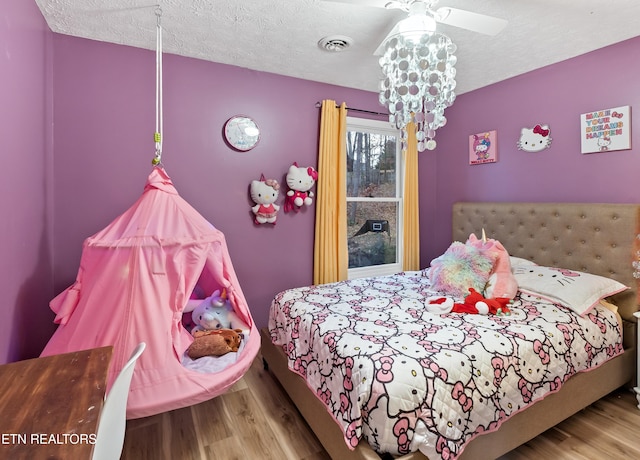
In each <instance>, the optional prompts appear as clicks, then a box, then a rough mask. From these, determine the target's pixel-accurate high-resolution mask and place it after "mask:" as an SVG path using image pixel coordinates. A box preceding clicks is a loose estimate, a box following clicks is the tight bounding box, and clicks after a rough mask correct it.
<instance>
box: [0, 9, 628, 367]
mask: <svg viewBox="0 0 640 460" xmlns="http://www.w3.org/2000/svg"><path fill="white" fill-rule="evenodd" d="M0 14H2V15H3V21H2V23H1V24H0V39H1V40H2V42H3V43H4V44H5V45H4V46H5V52H4V53H3V55H2V56H1V57H0V59H2V60H3V61H4V62H3V72H2V73H0V96H1V97H2V100H1V102H2V107H4V108H5V111H4V112H3V113H2V114H0V117H1V118H0V129H1V130H2V132H1V133H0V134H1V136H0V139H2V142H3V155H2V156H0V165H1V166H2V168H3V174H4V179H3V181H2V185H0V187H2V192H3V193H1V194H0V203H2V208H1V209H2V210H3V211H4V212H5V216H7V217H6V218H5V219H2V221H1V223H0V241H2V242H3V243H0V244H1V245H2V248H1V250H2V252H1V253H2V256H3V263H2V276H0V305H1V307H0V308H2V312H3V313H4V317H3V319H5V320H4V321H2V322H0V361H11V360H14V359H18V358H24V357H30V356H35V355H36V354H37V353H38V352H39V350H40V349H41V348H42V346H43V345H44V343H45V342H46V340H48V337H49V336H50V335H51V332H52V330H53V327H52V325H51V319H52V318H53V315H52V314H51V312H50V311H49V309H48V306H47V304H48V301H49V300H50V298H51V297H52V296H53V295H54V294H55V293H57V292H59V291H61V290H62V289H64V288H65V287H66V286H68V285H69V284H70V283H72V282H73V280H74V278H75V275H76V271H77V268H78V262H79V258H80V252H81V245H82V241H83V240H84V238H85V237H87V236H89V235H91V234H93V233H95V232H96V231H98V230H99V229H101V228H102V227H104V226H105V225H106V224H107V223H108V222H110V221H111V220H112V219H113V218H114V217H116V216H117V215H118V214H119V213H121V212H122V211H124V210H125V209H126V208H127V207H128V206H129V205H130V204H131V203H132V202H133V201H134V200H135V199H136V198H137V197H138V196H139V194H140V193H141V191H142V187H143V185H144V180H145V178H146V176H147V175H148V173H149V171H150V169H151V165H150V161H151V158H152V157H153V142H152V133H153V131H154V96H153V95H154V54H153V52H151V51H146V50H139V49H134V48H130V47H124V46H118V45H112V44H106V43H101V42H94V41H89V40H84V39H78V38H72V37H66V36H62V35H57V34H52V33H51V32H49V31H48V29H47V27H46V24H45V23H44V21H43V19H42V16H41V15H40V13H39V11H38V9H37V7H36V6H35V4H33V3H32V2H24V1H22V0H5V1H4V2H3V5H2V7H0ZM639 49H640V38H638V39H633V40H629V41H627V42H623V43H621V44H618V45H615V46H612V47H609V48H606V49H604V50H600V51H596V52H593V53H590V54H588V55H585V56H581V57H578V58H575V59H572V60H569V61H566V62H563V63H560V64H557V65H554V66H550V67H547V68H544V69H540V70H538V71H535V72H531V73H529V74H526V75H523V76H520V77H517V78H514V79H511V80H508V81H506V82H502V83H499V84H495V85H492V86H490V87H487V88H484V89H481V90H478V91H474V92H472V93H468V94H464V95H462V96H460V97H459V98H458V100H457V102H456V104H455V105H454V106H453V107H452V108H450V109H448V112H447V115H448V118H449V124H448V125H447V126H446V127H445V128H443V129H441V130H440V132H439V133H438V145H439V147H438V150H437V151H436V152H429V153H423V154H421V157H420V179H421V196H420V200H421V201H420V207H421V221H422V222H421V223H422V262H423V265H426V264H427V263H428V262H429V261H430V260H431V258H433V257H434V256H436V255H438V254H439V253H440V252H442V250H444V248H446V246H447V245H448V244H449V239H450V238H449V234H450V230H451V228H450V223H449V222H450V209H451V204H452V203H453V202H454V201H458V200H479V201H481V200H505V201H506V200H514V201H518V200H527V201H533V200H540V201H556V200H559V201H585V202H587V201H611V202H632V201H633V202H635V201H638V198H639V194H640V192H637V191H636V188H635V183H636V180H635V179H636V177H635V176H636V173H635V172H636V171H637V170H638V166H639V165H638V162H640V158H638V155H637V150H638V149H639V148H640V147H639V146H638V142H637V136H638V134H637V133H638V130H637V129H635V132H634V139H633V145H634V146H636V148H634V149H633V150H630V151H625V152H608V153H601V154H595V155H588V156H583V155H581V154H580V149H579V131H578V130H579V127H578V120H579V115H580V113H584V112H586V111H590V110H593V109H599V108H607V107H615V106H618V105H631V106H634V105H638V104H636V103H637V102H638V99H639V98H640V89H639V86H638V84H637V83H636V80H637V79H636V76H637V75H638V73H639V70H640V69H639V67H640V62H638V61H637V59H634V57H635V56H636V55H637V54H638V51H639ZM53 64H55V66H53ZM54 70H55V72H54ZM336 71H339V70H338V69H336ZM485 71H490V69H485ZM53 96H55V104H53V102H52V101H53ZM322 99H335V100H337V101H343V100H345V101H346V102H347V103H348V104H349V105H350V106H352V107H359V108H364V109H369V110H375V111H377V110H379V109H380V108H379V106H378V102H377V95H376V94H375V93H372V92H365V91H357V90H352V89H347V88H340V87H335V86H330V85H324V84H319V83H314V82H309V81H304V80H298V79H294V78H288V77H281V76H277V75H272V74H266V73H261V72H255V71H249V70H245V69H240V68H236V67H231V66H225V65H220V64H214V63H209V62H204V61H199V60H195V59H189V58H182V57H178V56H172V55H167V56H166V57H165V136H164V138H165V154H164V164H165V166H166V168H167V171H168V172H169V174H170V175H171V176H172V178H173V180H174V183H175V184H176V186H177V187H178V189H179V190H180V192H181V194H182V195H183V196H184V197H185V198H186V199H187V200H188V201H190V202H191V203H192V204H193V205H194V206H195V207H196V208H197V209H198V210H199V211H200V212H201V213H202V214H203V215H204V216H205V217H207V218H208V219H209V220H210V221H211V222H212V223H213V224H214V225H216V226H217V227H218V228H220V229H221V230H223V231H224V232H225V234H226V236H227V240H228V243H229V249H230V251H231V255H232V257H233V259H234V264H235V268H236V271H237V273H238V276H239V278H240V281H241V283H242V286H243V289H244V291H245V294H246V296H247V299H248V301H249V304H250V307H251V309H252V312H253V316H254V318H255V320H256V322H257V323H258V325H260V326H264V325H265V324H266V322H267V313H268V308H269V302H270V300H271V298H272V297H273V295H274V294H275V293H276V292H278V291H280V290H281V289H285V288H288V287H292V286H298V285H304V284H309V283H310V282H311V278H312V252H313V250H312V241H313V223H314V216H313V210H308V211H307V212H303V213H300V214H297V215H287V214H283V213H281V214H280V216H279V220H278V224H277V226H276V227H275V228H261V227H258V228H256V227H255V226H254V224H253V223H252V219H251V216H250V211H249V206H250V205H251V204H252V203H251V201H250V199H249V197H248V184H249V182H250V181H251V180H252V179H255V178H258V177H259V176H260V174H261V173H264V174H265V175H266V176H271V177H275V178H277V179H279V180H281V181H282V180H283V179H284V175H285V173H286V169H287V168H288V166H289V165H290V164H291V162H293V161H297V162H298V163H300V164H304V165H316V164H317V137H318V114H319V111H318V109H316V108H315V103H316V101H319V100H322ZM6 108H10V110H7V109H6ZM238 113H241V114H247V115H251V116H253V117H254V118H255V119H256V120H257V122H258V123H259V125H260V127H261V129H262V133H263V137H262V140H261V142H260V144H259V146H258V147H257V148H256V149H254V150H253V151H251V152H248V153H237V152H234V151H232V150H230V149H229V148H228V147H227V146H226V144H225V143H224V142H223V140H222V137H221V130H222V126H223V124H224V122H225V121H226V120H227V119H228V118H229V117H230V116H232V115H234V114H238ZM53 120H55V124H54V127H53V128H51V126H52V121H53ZM536 123H548V124H550V126H551V130H552V137H553V139H554V141H553V145H552V147H551V149H549V150H547V151H544V152H540V153H536V154H528V153H524V152H521V151H518V150H517V149H516V147H515V145H516V144H515V143H516V141H517V138H518V135H519V131H520V128H522V127H525V126H532V125H534V124H536ZM492 129H496V130H498V138H499V145H500V161H499V162H498V163H496V164H492V165H482V166H473V167H472V166H469V165H468V164H467V139H468V136H469V134H473V133H477V132H481V131H485V130H492ZM6 152H8V154H7V153H6ZM53 152H55V156H54V155H53Z"/></svg>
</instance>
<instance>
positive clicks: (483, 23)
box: [435, 7, 508, 35]
mask: <svg viewBox="0 0 640 460" xmlns="http://www.w3.org/2000/svg"><path fill="white" fill-rule="evenodd" d="M435 18H436V21H438V22H441V23H443V24H447V25H450V26H455V27H460V28H462V29H467V30H471V31H472V32H478V33H481V34H486V35H497V34H498V33H500V32H501V31H502V29H504V28H505V27H506V26H507V22H508V21H506V20H505V19H499V18H494V17H493V16H487V15H485V14H479V13H472V12H471V11H465V10H459V9H457V8H449V7H442V8H438V10H437V11H436V14H435Z"/></svg>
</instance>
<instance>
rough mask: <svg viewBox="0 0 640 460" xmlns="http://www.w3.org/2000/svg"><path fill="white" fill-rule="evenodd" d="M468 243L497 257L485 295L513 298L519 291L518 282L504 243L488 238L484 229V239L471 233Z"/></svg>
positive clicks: (495, 297)
mask: <svg viewBox="0 0 640 460" xmlns="http://www.w3.org/2000/svg"><path fill="white" fill-rule="evenodd" d="M466 244H468V245H470V246H473V247H476V248H478V249H480V250H482V251H487V252H489V253H491V254H495V255H496V257H497V259H496V262H495V263H494V264H493V269H492V270H491V275H490V277H489V282H488V283H487V287H486V288H485V292H484V295H485V297H486V298H494V299H505V298H506V299H513V298H514V297H515V296H516V294H517V293H518V282H517V281H516V278H515V277H514V276H513V273H512V271H511V262H510V260H509V253H508V252H507V250H506V249H505V248H504V246H503V245H502V243H500V242H499V241H497V240H494V239H490V238H489V239H487V238H486V236H485V234H484V230H483V231H482V239H478V238H477V237H476V235H475V234H473V233H472V234H471V235H469V239H468V240H467V242H466Z"/></svg>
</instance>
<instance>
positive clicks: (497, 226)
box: [261, 203, 640, 460]
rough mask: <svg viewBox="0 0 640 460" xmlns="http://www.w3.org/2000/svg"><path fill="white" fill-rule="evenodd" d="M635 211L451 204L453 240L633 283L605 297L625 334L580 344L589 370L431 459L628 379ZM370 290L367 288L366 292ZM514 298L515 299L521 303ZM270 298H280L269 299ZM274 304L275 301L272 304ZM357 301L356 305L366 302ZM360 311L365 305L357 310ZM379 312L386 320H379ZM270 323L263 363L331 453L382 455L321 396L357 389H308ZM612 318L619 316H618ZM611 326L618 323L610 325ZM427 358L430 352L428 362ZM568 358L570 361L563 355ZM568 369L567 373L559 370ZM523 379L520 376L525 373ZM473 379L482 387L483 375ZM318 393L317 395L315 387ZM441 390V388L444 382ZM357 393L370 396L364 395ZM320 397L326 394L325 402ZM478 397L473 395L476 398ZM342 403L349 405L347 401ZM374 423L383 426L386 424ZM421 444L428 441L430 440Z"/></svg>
mask: <svg viewBox="0 0 640 460" xmlns="http://www.w3.org/2000/svg"><path fill="white" fill-rule="evenodd" d="M639 218H640V207H639V206H636V205H626V204H571V203H456V204H455V205H454V207H453V222H452V229H453V231H452V238H453V239H452V240H453V241H465V240H466V239H467V237H468V236H469V235H470V234H471V233H474V232H475V233H477V232H479V231H480V230H481V229H484V230H485V232H486V235H487V237H489V238H493V239H496V240H499V241H500V242H501V243H502V244H503V245H504V246H505V248H506V249H507V251H508V252H509V254H510V255H511V256H513V257H517V258H519V259H525V260H529V261H532V262H534V263H536V264H537V265H538V266H542V267H561V268H564V269H568V270H575V271H580V272H583V273H590V274H593V275H599V276H602V277H606V278H609V279H613V280H616V281H618V282H620V283H622V284H624V285H626V286H628V287H629V288H630V289H627V290H624V291H622V292H620V293H618V294H615V295H613V296H612V297H609V298H608V299H607V300H608V301H610V302H611V303H613V304H615V305H616V306H617V312H618V314H619V319H620V320H621V321H620V323H619V324H620V326H619V327H618V332H619V333H620V334H622V338H621V339H620V338H619V339H618V340H619V344H618V345H609V346H607V347H605V348H606V350H603V351H602V353H600V354H599V355H598V354H597V353H596V352H595V351H594V350H595V345H594V344H586V345H585V346H583V347H582V348H585V349H587V350H589V351H591V352H592V354H593V355H594V356H597V357H596V358H594V361H593V363H592V364H593V365H594V366H595V368H594V369H592V370H589V371H586V372H582V370H581V369H580V370H578V371H577V372H575V375H572V376H571V377H570V378H569V379H568V380H567V381H565V382H564V383H562V384H561V385H557V388H553V382H547V383H548V384H549V385H547V386H548V388H547V390H550V391H548V392H547V393H546V394H544V395H543V397H541V398H538V400H537V401H535V403H533V404H531V405H527V406H526V407H520V406H518V405H517V406H516V409H514V410H513V414H511V416H510V417H509V418H507V419H506V421H501V422H499V423H498V424H493V425H492V426H484V425H481V424H480V425H481V429H480V430H476V431H484V433H483V434H481V435H478V434H473V435H472V436H470V437H469V439H468V440H467V441H466V442H465V443H464V447H463V448H461V452H455V449H454V450H448V449H446V448H445V449H442V446H440V447H438V448H437V451H438V454H437V455H435V454H433V455H430V456H429V458H431V460H434V458H446V457H449V458H460V459H484V458H486V459H494V458H497V457H499V456H500V455H502V454H504V453H506V452H508V451H510V450H512V449H514V448H515V447H517V446H519V445H520V444H522V443H524V442H526V441H528V440H529V439H532V438H533V437H535V436H537V435H538V434H540V433H542V432H543V431H545V430H547V429H548V428H550V427H552V426H554V425H556V424H557V423H559V422H560V421H562V420H564V419H565V418H567V417H569V416H571V415H573V414H574V413H576V412H578V411H579V410H581V409H582V408H584V407H586V406H587V405H589V404H591V403H592V402H594V401H596V400H598V399H600V398H601V397H603V396H604V395H606V394H608V393H610V392H611V391H613V390H615V389H617V388H619V387H621V386H623V385H627V384H631V383H632V380H633V378H634V376H635V353H636V351H635V345H636V344H635V322H634V321H635V319H634V316H633V313H634V312H636V311H637V305H638V304H637V297H636V295H637V293H636V280H635V278H634V277H633V268H632V265H631V264H632V262H633V258H634V255H635V254H636V250H637V248H636V244H637V241H638V240H637V238H636V235H637V232H638V222H639ZM514 260H515V259H514ZM414 275H415V276H418V274H413V275H412V276H414ZM396 281H397V279H392V280H389V279H386V280H385V283H387V284H389V285H391V286H392V285H393V284H394V283H395V282H396ZM366 282H367V283H368V282H371V281H366ZM410 282H416V280H415V279H413V281H410ZM361 283H362V282H361ZM374 283H375V282H374ZM388 288H389V287H388V286H386V287H385V286H383V287H382V289H383V290H384V289H388ZM296 292H299V291H295V290H292V291H291V292H290V293H288V292H285V293H280V294H278V297H277V298H280V299H282V298H283V296H284V297H285V298H286V296H288V295H289V296H295V295H297V294H296ZM368 294H372V293H371V292H369V293H368ZM519 297H523V298H524V300H522V299H521V300H517V301H516V303H514V307H513V308H512V312H513V313H514V316H518V315H520V314H521V312H520V311H519V310H518V307H519V306H520V307H521V308H522V309H523V310H527V311H529V310H528V309H529V305H530V303H532V302H534V301H533V300H532V298H533V297H535V296H532V295H531V294H527V295H524V294H522V293H521V294H519ZM375 299H376V295H369V296H368V297H367V298H366V299H364V300H363V302H373V303H375ZM538 300H540V299H538ZM350 301H352V302H354V301H355V300H354V299H353V298H351V299H350ZM518 301H519V302H521V303H520V304H519V303H518ZM355 302H357V301H355ZM525 302H526V304H525ZM274 303H277V302H275V299H274ZM542 303H543V304H544V303H545V301H544V300H543V302H542ZM543 306H544V305H543ZM273 308H274V307H273V305H272V310H273ZM531 308H532V307H531ZM544 308H551V309H553V305H551V306H550V305H548V304H547V305H546V306H544ZM598 308H600V307H598ZM596 310H597V309H596V308H594V309H592V310H591V311H590V313H589V314H588V315H587V316H590V317H592V318H594V319H593V322H594V323H595V324H602V323H604V322H610V323H612V324H613V323H614V321H613V320H611V316H607V315H609V313H606V311H605V310H607V309H604V310H602V311H603V313H602V315H604V316H599V315H600V314H601V313H599V311H600V310H598V312H596ZM358 311H359V312H362V311H363V310H358ZM364 311H366V309H365V310H364ZM360 314H361V315H362V313H360ZM272 315H273V312H272ZM472 316H474V317H475V318H474V319H473V320H472V321H485V319H486V318H487V317H485V319H478V318H479V316H480V315H472ZM444 317H445V319H447V321H450V320H451V319H450V317H448V316H447V315H445V316H444ZM494 319H496V320H497V321H512V320H513V318H505V317H503V318H494ZM385 321H386V319H385ZM385 321H382V324H383V325H384V324H385ZM572 321H573V320H572ZM273 323H274V321H273V320H272V319H270V327H271V328H272V330H271V331H270V330H268V329H263V330H262V331H261V334H262V338H263V340H262V355H263V358H264V360H265V362H266V364H267V365H268V368H269V370H270V371H271V372H272V373H273V374H274V375H275V376H276V378H277V379H278V380H279V381H280V383H281V384H282V386H283V387H284V389H285V390H286V391H287V393H288V394H289V396H290V397H291V399H292V400H293V402H294V403H295V405H296V406H297V407H298V409H299V410H300V412H301V413H302V415H303V416H304V417H305V419H306V421H307V423H308V424H309V426H310V427H311V428H312V430H313V431H314V433H315V434H316V435H317V437H318V439H319V440H320V441H321V442H322V444H323V446H324V447H325V449H326V450H327V452H328V453H329V455H330V456H331V457H332V458H336V459H358V458H359V459H378V458H380V457H381V456H380V455H379V454H377V453H376V451H375V450H374V449H373V448H372V447H371V446H370V445H369V444H368V443H367V442H364V441H363V442H359V443H357V444H356V441H355V439H357V437H358V436H360V435H361V434H362V432H363V429H362V428H360V427H358V429H356V428H355V427H354V428H353V430H352V436H349V435H348V433H347V434H345V430H344V429H343V428H341V426H340V425H339V424H338V423H337V422H336V420H335V419H336V418H339V417H337V416H336V415H330V413H329V411H328V409H327V405H329V406H333V407H335V406H336V405H342V406H343V407H342V408H341V409H342V413H345V412H349V411H351V412H353V411H354V409H353V406H355V405H356V402H355V401H353V400H352V399H353V398H352V397H342V398H341V399H340V400H339V401H332V399H331V396H326V395H324V394H323V392H322V391H317V392H314V391H312V390H311V389H310V385H309V384H308V383H307V382H305V380H303V379H302V377H300V376H299V375H298V373H300V372H298V373H296V372H292V371H291V370H290V367H291V368H293V369H294V370H296V369H295V367H296V362H295V361H293V362H292V363H291V365H289V363H288V358H287V355H286V354H285V353H284V351H283V348H282V346H280V345H275V344H274V343H273V342H272V338H275V337H276V335H277V334H276V331H275V329H276V328H274V327H273ZM615 323H616V324H618V323H617V320H616V321H615ZM454 326H456V327H459V324H457V323H456V324H455V325H454ZM485 326H486V325H485ZM465 327H467V326H463V328H465ZM483 327H484V326H483ZM612 327H614V328H615V325H613V326H612ZM302 329H305V327H301V328H300V330H302ZM306 329H309V327H308V326H307V327H306ZM451 330H453V329H451ZM476 335H477V334H476ZM324 340H325V342H327V343H328V344H329V345H330V346H331V345H333V348H335V344H331V343H330V341H331V337H328V338H327V337H325V339H324ZM597 340H600V339H597ZM276 341H277V340H276ZM374 342H375V340H374ZM616 347H617V348H616ZM523 348H524V347H523ZM550 350H551V348H549V347H547V348H546V351H547V352H549V351H550ZM612 350H613V351H612ZM548 354H552V353H544V352H543V353H541V354H540V356H543V355H544V357H545V359H546V355H548ZM612 356H613V357H612ZM348 362H349V363H350V365H351V369H352V371H354V370H355V368H354V366H353V364H354V363H353V362H351V361H348ZM430 362H431V361H429V360H427V365H429V363H430ZM377 366H378V367H377V369H378V371H380V370H381V369H382V367H383V366H382V365H380V364H379V363H378V364H377ZM564 366H565V370H566V365H564ZM570 366H572V365H570ZM320 367H322V366H320ZM438 369H439V368H437V367H435V368H432V369H431V371H430V372H431V374H434V373H437V372H438ZM298 371H299V369H298ZM306 371H307V370H306V369H305V372H306ZM317 372H320V373H322V372H323V370H322V369H321V368H320V369H319V370H317ZM427 374H429V372H427ZM565 374H567V375H568V374H571V373H567V372H565ZM361 377H362V374H358V379H360V378H361ZM352 378H353V379H354V380H355V374H354V375H351V374H350V373H349V375H347V376H342V379H343V380H345V382H346V381H347V380H348V384H349V385H351V383H352V382H351V379H352ZM502 378H505V374H502ZM326 380H327V379H326V378H325V381H326ZM443 380H446V379H443ZM341 383H342V382H341ZM450 383H451V384H452V387H451V391H449V393H452V394H453V393H455V391H456V388H455V385H454V384H453V383H454V382H450ZM485 384H486V385H490V384H491V379H487V381H486V382H485ZM474 385H476V384H474ZM524 385H525V386H526V382H525V384H524ZM476 386H478V387H479V385H476ZM532 388H533V392H534V393H535V392H536V391H538V390H539V389H540V388H538V387H532ZM541 391H542V390H541ZM316 393H317V394H318V395H319V396H316ZM436 393H437V392H436ZM440 393H441V394H442V392H440ZM457 394H458V396H459V397H460V398H459V403H460V406H461V408H462V409H461V410H462V411H463V412H464V413H463V415H464V417H462V416H461V417H458V419H464V420H463V422H464V423H463V424H466V425H469V424H470V423H469V421H470V420H471V418H470V417H468V416H467V415H465V414H468V412H466V411H467V409H468V408H465V403H466V404H470V403H469V402H468V401H467V400H466V399H465V398H466V397H467V396H470V395H468V394H465V389H464V388H463V389H462V390H460V389H458V390H457ZM360 396H362V395H360ZM362 397H364V398H365V399H366V395H365V396H362ZM420 398H422V399H420V400H421V401H422V404H423V403H424V400H426V399H428V397H427V398H426V399H425V396H424V395H421V396H420ZM392 399H393V398H391V397H390V398H389V400H392ZM531 399H536V398H531ZM323 400H324V401H325V402H322V401H323ZM403 401H404V400H400V401H396V402H395V403H394V405H393V406H394V407H395V409H394V411H396V412H397V413H399V414H400V415H403V414H405V413H409V412H411V411H412V410H413V408H412V407H409V406H406V405H404V404H405V403H404V402H403ZM325 403H326V404H327V405H325ZM474 404H475V405H478V403H474ZM389 407H391V406H389ZM345 408H347V409H348V410H345ZM371 409H372V408H371V407H369V408H368V409H367V410H368V411H371ZM402 418H406V417H398V418H396V420H395V424H394V425H391V426H389V427H388V428H386V429H389V430H394V429H395V430H398V426H400V425H401V424H399V423H397V422H398V420H399V419H402ZM449 418H451V417H449ZM466 425H465V426H466ZM347 428H348V427H347ZM453 428H455V427H453ZM366 430H370V429H369V428H367V429H364V431H366ZM380 430H381V431H382V428H380ZM347 431H348V430H347ZM424 431H425V430H424V427H420V429H416V430H415V431H409V432H408V435H407V437H409V438H412V437H413V438H417V437H418V436H423V435H424V433H423V432H424ZM366 432H367V431H366ZM367 435H368V437H369V438H370V440H371V439H373V440H374V442H373V444H376V443H377V441H376V439H377V437H378V436H379V433H378V432H377V431H375V430H374V432H373V433H372V432H371V431H368V432H367ZM380 438H381V439H382V435H380ZM428 442H429V441H427V443H428ZM436 442H437V441H436ZM348 443H351V445H350V446H349V445H348ZM431 444H434V442H431ZM430 449H432V450H433V449H434V447H433V446H432V447H431V448H430ZM423 450H425V451H430V450H429V449H423ZM401 458H403V459H406V460H410V459H424V458H426V456H425V454H423V453H422V452H420V451H417V452H411V453H407V454H404V455H402V456H401Z"/></svg>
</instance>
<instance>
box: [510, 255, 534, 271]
mask: <svg viewBox="0 0 640 460" xmlns="http://www.w3.org/2000/svg"><path fill="white" fill-rule="evenodd" d="M509 262H510V263H511V271H513V270H515V269H516V268H518V267H523V266H528V265H537V264H536V263H535V262H533V261H532V260H529V259H523V258H522V257H515V256H509Z"/></svg>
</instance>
